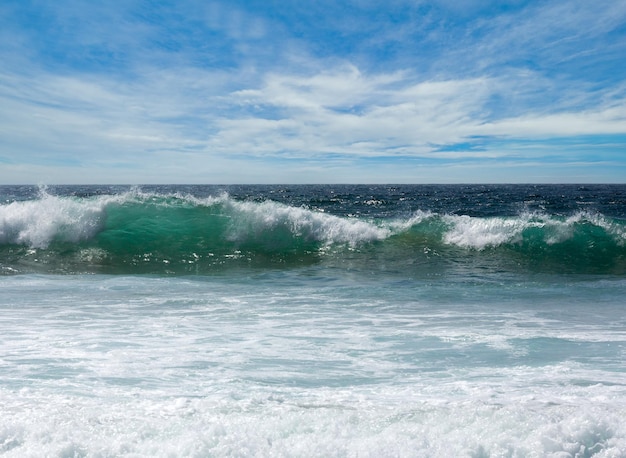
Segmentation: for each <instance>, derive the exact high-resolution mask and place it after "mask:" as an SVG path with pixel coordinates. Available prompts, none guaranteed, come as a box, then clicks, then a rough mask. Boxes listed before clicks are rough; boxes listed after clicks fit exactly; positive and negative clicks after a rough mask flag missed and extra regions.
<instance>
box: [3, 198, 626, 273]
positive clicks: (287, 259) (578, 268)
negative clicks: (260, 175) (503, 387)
mask: <svg viewBox="0 0 626 458" xmlns="http://www.w3.org/2000/svg"><path fill="white" fill-rule="evenodd" d="M320 262H324V263H335V264H337V265H343V266H348V267H355V266H356V268H389V269H393V268H397V269H400V270H401V269H406V268H407V267H408V268H410V266H415V265H420V266H421V268H422V269H423V268H424V266H426V267H428V266H429V263H430V264H432V265H433V266H435V265H437V266H441V263H444V264H445V263H447V264H448V265H459V264H463V265H465V266H466V267H467V266H470V267H471V266H474V265H479V266H481V267H485V266H486V267H492V268H499V269H501V268H504V269H515V268H523V269H535V270H537V271H542V269H543V270H550V271H556V272H558V271H572V272H582V273H595V272H604V273H606V272H608V273H617V274H623V273H626V226H625V224H624V222H623V221H621V220H616V219H610V218H607V217H605V216H603V215H601V214H594V213H587V212H578V213H576V214H573V215H571V216H569V217H561V216H558V217H557V216H553V215H547V214H541V213H523V214H520V215H517V216H514V217H489V218H487V217H483V218H480V217H470V216H459V215H450V214H437V213H432V212H427V211H416V212H414V213H413V214H411V215H409V216H408V217H406V218H402V219H360V218H356V217H348V216H337V215H332V214H328V213H324V212H323V211H320V210H315V209H309V208H305V207H294V206H289V205H286V204H281V203H277V202H274V201H270V200H265V201H260V202H257V201H239V200H235V199H233V198H231V197H230V196H228V195H227V194H223V195H219V196H215V197H207V198H202V199H200V198H196V197H192V196H188V195H179V194H171V195H160V194H155V193H143V192H141V191H139V190H131V191H129V192H126V193H124V194H119V195H107V196H94V197H58V196H53V195H49V194H47V193H46V192H45V191H42V192H41V193H40V196H39V197H38V198H37V199H34V200H28V201H15V202H11V203H8V204H4V205H0V269H1V272H2V273H4V274H11V273H20V272H58V273H75V272H81V273H82V272H104V273H118V272H124V273H128V272H131V273H134V272H136V273H146V272H150V273H192V272H197V273H205V272H214V271H219V270H220V269H223V268H228V267H233V266H239V267H240V266H258V267H271V268H279V267H281V266H298V265H307V264H313V263H320ZM437 263H438V264H437ZM390 266H395V267H390Z"/></svg>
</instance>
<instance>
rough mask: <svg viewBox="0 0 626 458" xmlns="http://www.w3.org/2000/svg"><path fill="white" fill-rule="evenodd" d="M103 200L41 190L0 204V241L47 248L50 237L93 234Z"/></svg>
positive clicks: (75, 239) (76, 237)
mask: <svg viewBox="0 0 626 458" xmlns="http://www.w3.org/2000/svg"><path fill="white" fill-rule="evenodd" d="M104 207H105V201H104V200H102V199H99V200H75V199H71V198H61V197H56V196H52V195H49V194H45V193H43V194H42V196H41V197H40V198H39V199H37V200H33V201H26V202H12V203H10V204H7V205H2V206H0V243H2V244H24V245H29V246H31V247H32V248H46V247H47V246H48V245H49V244H50V243H51V242H52V241H53V240H60V241H64V242H74V243H75V242H79V241H81V240H86V239H89V238H91V237H93V236H94V234H96V233H97V232H98V230H99V229H100V228H101V226H102V223H103V219H104Z"/></svg>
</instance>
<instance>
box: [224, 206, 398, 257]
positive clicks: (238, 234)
mask: <svg viewBox="0 0 626 458" xmlns="http://www.w3.org/2000/svg"><path fill="white" fill-rule="evenodd" d="M224 203H225V204H227V205H228V208H229V210H230V212H231V215H232V218H233V221H232V225H231V234H230V237H231V238H233V239H235V240H241V239H247V238H249V237H250V236H254V234H259V233H266V232H267V231H268V230H271V229H276V228H281V227H283V228H286V229H288V230H289V232H290V233H291V234H292V235H293V236H296V237H303V238H305V239H309V240H315V241H320V242H324V243H346V244H348V245H350V246H355V245H357V244H359V243H362V242H370V241H374V240H382V239H385V238H387V237H388V236H389V235H390V234H391V231H390V229H388V228H385V227H379V226H377V225H375V224H373V223H371V222H368V221H363V220H358V219H352V218H340V217H337V216H333V215H328V214H326V213H322V212H317V211H311V210H309V209H306V208H299V207H292V206H288V205H283V204H280V203H276V202H272V201H265V202H261V203H258V202H237V201H234V200H230V199H228V200H226V201H225V202H224Z"/></svg>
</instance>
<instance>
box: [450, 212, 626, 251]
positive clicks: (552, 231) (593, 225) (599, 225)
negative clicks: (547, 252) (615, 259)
mask: <svg viewBox="0 0 626 458" xmlns="http://www.w3.org/2000/svg"><path fill="white" fill-rule="evenodd" d="M443 220H444V221H445V222H446V224H447V226H448V229H447V230H446V231H445V233H444V234H443V241H444V242H445V243H447V244H450V245H456V246H459V247H463V248H473V249H477V250H483V249H485V248H488V247H498V246H502V245H520V244H523V243H525V242H528V241H529V240H534V241H535V242H536V241H540V242H543V243H544V244H545V245H546V246H550V245H557V244H562V243H566V242H569V241H573V240H576V239H579V241H580V242H583V243H584V242H585V240H583V239H585V238H586V239H587V240H586V242H587V244H592V243H594V242H595V241H598V239H604V241H605V242H612V243H614V244H616V245H618V246H624V244H625V242H626V231H625V230H624V226H623V225H620V224H618V223H616V222H612V221H609V220H607V219H606V218H605V217H603V216H602V215H597V214H591V213H587V212H578V213H576V214H575V215H572V216H570V217H568V218H558V217H554V216H549V215H544V214H538V213H527V214H522V215H519V216H517V217H509V218H506V217H492V218H473V217H469V216H452V215H446V216H444V217H443Z"/></svg>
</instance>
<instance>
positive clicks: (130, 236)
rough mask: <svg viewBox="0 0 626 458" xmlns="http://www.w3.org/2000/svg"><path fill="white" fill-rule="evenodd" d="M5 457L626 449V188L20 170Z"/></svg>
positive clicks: (5, 332)
mask: <svg viewBox="0 0 626 458" xmlns="http://www.w3.org/2000/svg"><path fill="white" fill-rule="evenodd" d="M0 456H3V457H4V456H6V457H68V458H69V457H118V456H128V457H182V456H184V457H227V456H228V457H231V456H232V457H476V458H477V457H544V456H546V457H559V458H564V457H591V456H594V457H626V185H428V186H426V185H393V186H392V185H386V186H384V185H376V186H368V185H358V186H357V185H309V186H296V185H293V186H291V185H290V186H287V185H281V186H279V185H276V186H174V185H172V186H134V187H131V186H49V187H32V186H2V187H0Z"/></svg>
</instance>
